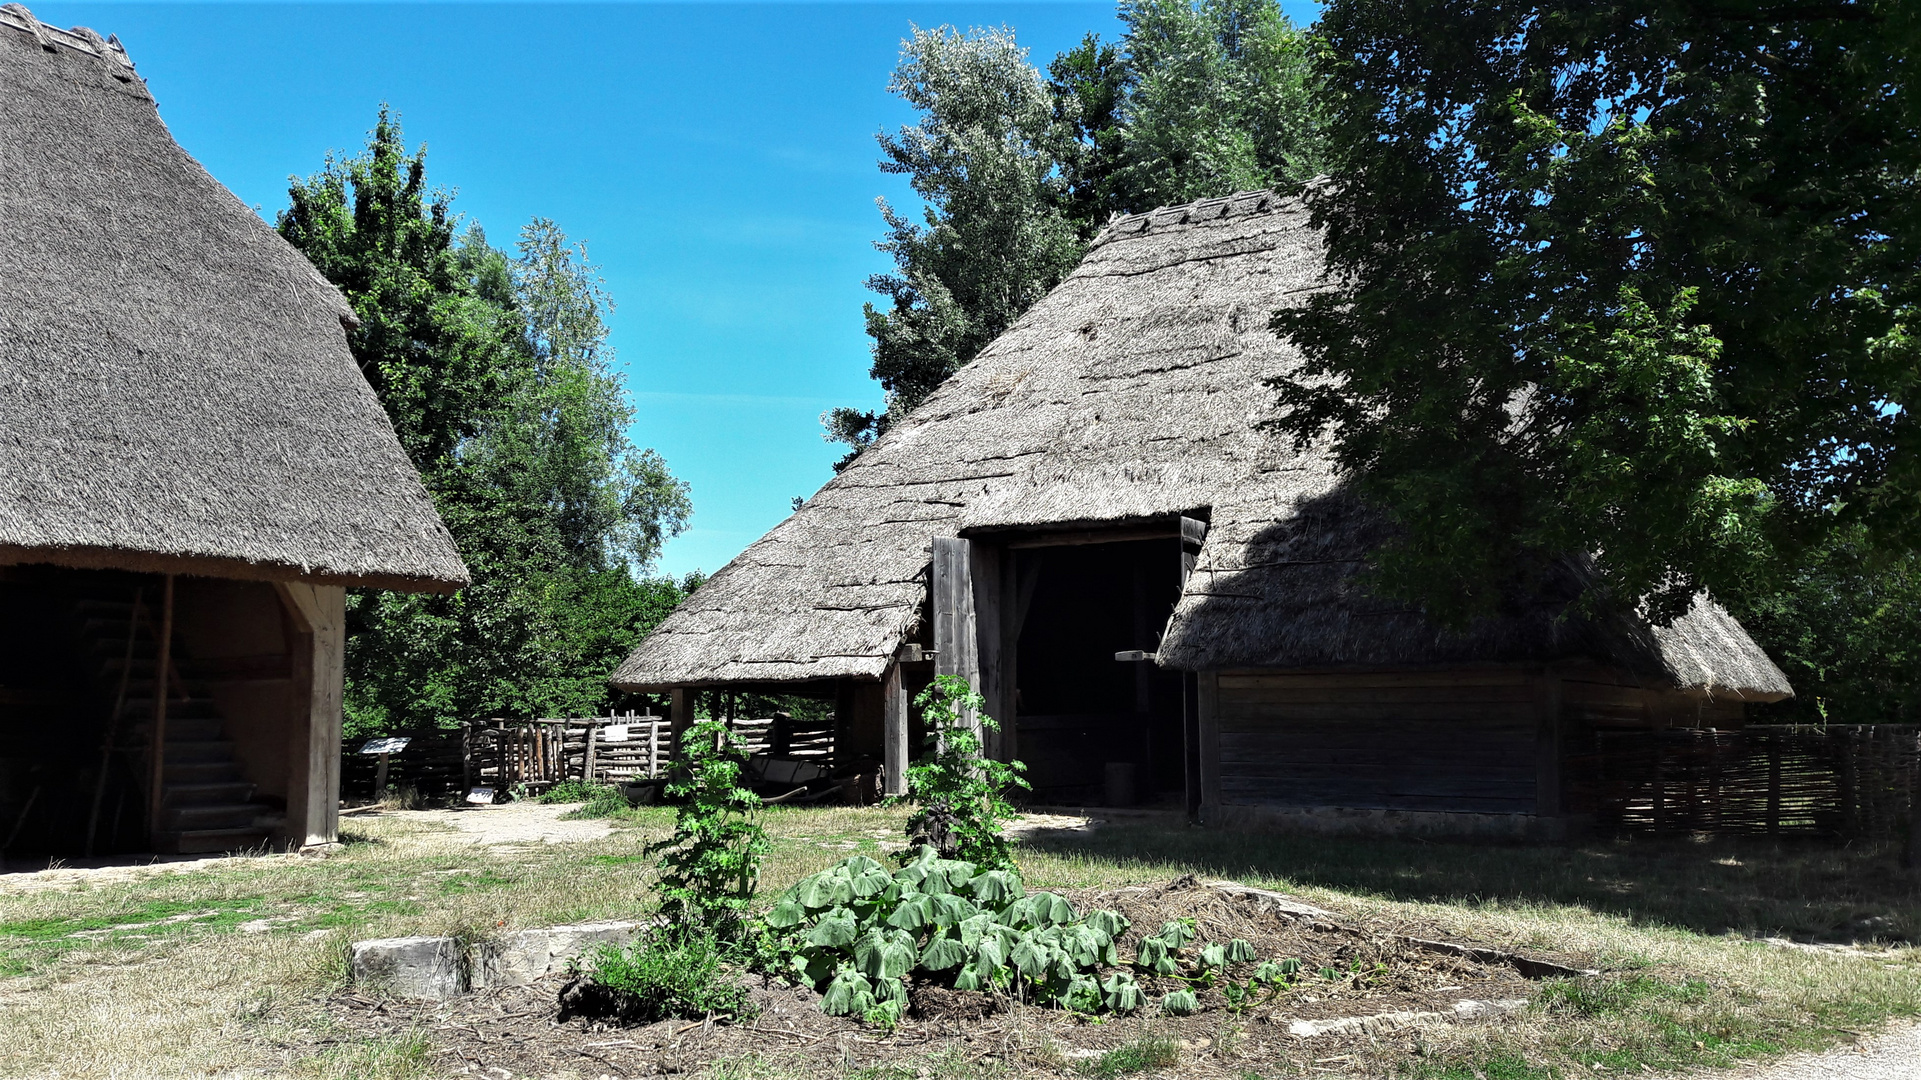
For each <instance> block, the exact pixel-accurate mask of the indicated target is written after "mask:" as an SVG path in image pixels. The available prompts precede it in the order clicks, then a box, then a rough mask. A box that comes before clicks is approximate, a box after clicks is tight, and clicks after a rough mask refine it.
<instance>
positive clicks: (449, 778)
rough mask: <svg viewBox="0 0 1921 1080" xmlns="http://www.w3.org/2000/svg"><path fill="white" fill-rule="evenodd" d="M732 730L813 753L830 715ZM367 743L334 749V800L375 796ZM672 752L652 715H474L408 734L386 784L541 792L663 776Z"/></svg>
mask: <svg viewBox="0 0 1921 1080" xmlns="http://www.w3.org/2000/svg"><path fill="white" fill-rule="evenodd" d="M728 727H729V729H730V730H732V731H733V733H734V738H735V739H736V740H737V741H738V742H739V743H740V744H741V745H742V746H743V747H744V748H745V749H746V750H747V751H748V752H749V753H759V752H761V751H767V752H771V753H773V754H776V755H778V756H780V757H786V758H794V759H798V760H802V761H814V762H817V763H819V764H822V765H827V766H829V767H831V766H832V764H833V757H834V727H833V722H832V721H831V720H827V721H811V722H810V721H804V720H797V719H795V718H792V717H789V716H787V715H785V714H781V715H777V716H772V717H761V718H756V719H745V720H731V721H728ZM363 745H364V742H354V743H351V744H349V745H346V746H343V747H342V748H341V798H342V799H344V800H345V801H346V802H348V803H349V804H355V803H364V802H370V801H372V800H373V799H374V798H375V795H374V781H375V773H376V769H377V766H378V759H377V758H376V757H375V756H372V755H367V754H362V753H359V750H360V749H361V747H362V746H363ZM673 757H674V728H673V724H672V722H671V721H669V720H668V719H667V718H666V717H663V716H654V715H652V714H651V713H644V714H637V713H633V712H628V713H625V714H617V715H612V716H596V717H572V718H564V719H538V720H507V719H492V720H477V721H474V722H471V723H468V724H465V725H462V726H461V727H459V728H452V729H435V730H430V731H424V732H415V733H412V734H411V735H409V742H408V744H407V746H406V748H405V749H403V750H401V751H399V752H398V753H394V754H392V755H390V757H389V764H388V771H387V783H388V784H389V786H393V787H398V786H401V785H410V786H412V787H413V788H414V789H415V790H416V791H418V792H419V793H420V794H421V795H423V796H426V797H428V798H439V797H443V796H447V795H458V794H462V793H464V792H467V791H470V790H472V789H474V788H476V787H486V788H492V789H494V790H495V791H502V792H505V791H512V790H513V789H514V788H516V787H519V788H521V789H522V790H523V791H525V792H528V793H531V794H538V793H539V792H541V791H545V790H546V789H547V788H549V787H552V786H553V785H554V784H557V783H559V782H561V781H563V780H579V779H582V778H589V779H591V780H593V781H595V782H597V783H608V784H612V783H632V782H634V781H637V780H648V779H657V778H659V777H662V776H665V775H666V773H667V770H668V768H669V767H670V766H671V764H672V762H673Z"/></svg>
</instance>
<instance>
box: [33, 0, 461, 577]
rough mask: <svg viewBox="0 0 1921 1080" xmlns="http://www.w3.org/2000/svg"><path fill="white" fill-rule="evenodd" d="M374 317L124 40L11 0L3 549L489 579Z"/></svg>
mask: <svg viewBox="0 0 1921 1080" xmlns="http://www.w3.org/2000/svg"><path fill="white" fill-rule="evenodd" d="M352 318H353V313H352V310H351V309H350V308H349V307H348V306H347V303H346V301H345V299H344V298H342V297H341V295H340V294H339V293H338V292H337V291H335V290H334V288H333V287H332V286H331V285H329V284H328V283H327V282H326V281H325V280H323V279H322V278H321V277H320V275H319V273H318V272H317V271H316V270H314V268H313V266H312V264H310V263H309V262H307V260H306V259H305V258H304V257H303V256H302V255H301V254H300V253H299V252H298V251H295V250H294V249H293V248H292V247H290V246H289V245H288V244H287V243H286V242H285V241H283V240H282V239H280V237H279V236H278V235H276V234H275V233H274V231H273V230H272V229H271V228H269V227H268V226H267V225H266V224H265V223H264V222H262V221H261V220H260V218H259V217H258V216H256V215H255V214H254V212H253V211H252V210H250V209H248V208H247V207H246V206H245V205H243V204H242V203H241V202H240V200H239V199H237V198H235V197H234V195H233V194H232V193H231V192H229V191H228V190H227V189H226V188H224V187H222V186H221V185H220V184H219V182H218V181H216V180H214V178H213V177H211V176H209V175H207V172H206V170H204V169H202V168H201V167H200V165H199V163H197V162H195V161H194V160H193V158H191V157H189V156H187V153H186V151H184V150H182V149H181V148H180V147H179V146H178V145H176V144H175V143H174V141H173V137H172V136H171V135H169V134H168V133H167V129H166V126H165V125H164V124H162V123H161V122H160V116H159V114H158V112H157V110H156V108H155V105H154V101H153V98H152V97H151V96H149V95H148V93H147V88H146V84H145V83H144V82H143V81H142V80H141V79H140V77H139V76H138V75H136V74H134V71H133V66H132V63H131V61H129V60H128V58H127V54H126V52H125V50H124V49H122V48H121V47H120V45H119V42H118V41H112V42H108V41H102V40H101V39H100V37H99V35H97V34H94V33H93V32H92V31H90V30H84V29H77V30H73V31H62V30H56V29H54V28H52V27H48V26H43V25H41V24H40V23H39V22H38V21H36V20H35V19H34V18H33V16H32V15H31V14H29V13H28V12H27V10H26V9H25V8H22V7H20V6H18V5H8V6H7V7H5V8H3V9H0V562H12V563H21V562H50V563H59V564H63V565H68V566H83V567H122V568H126V569H135V570H152V571H178V572H185V573H203V574H214V575H219V576H229V577H253V578H284V579H293V578H299V579H304V580H308V581H317V582H333V583H339V584H365V585H385V586H391V587H396V588H416V589H446V588H451V587H454V586H457V585H459V584H461V583H463V582H465V581H466V579H467V571H466V567H465V566H463V565H462V564H461V561H460V557H459V555H458V554H456V553H455V551H454V546H453V541H452V539H451V538H450V537H449V536H448V534H447V530H446V528H445V527H444V526H443V525H442V524H441V522H440V519H439V517H438V516H437V515H436V514H435V513H434V509H433V505H432V503H431V502H430V501H429V499H428V497H427V492H426V490H425V489H424V488H423V487H422V486H421V483H420V477H419V476H418V475H417V474H416V473H415V472H414V470H413V467H412V466H411V465H410V464H409V463H408V461H407V459H406V456H405V455H404V454H403V453H402V451H401V449H400V444H399V442H398V441H397V440H396V439H395V438H394V433H393V428H392V426H391V425H390V424H389V423H388V422H387V417H386V414H385V412H383V411H382V409H381V407H380V403H379V401H378V400H377V399H376V398H375V397H374V394H373V391H372V390H371V389H370V388H369V387H368V386H367V382H366V380H365V379H364V378H362V377H361V375H360V371H359V369H358V368H356V367H355V366H354V361H353V357H352V356H351V354H349V352H348V351H347V341H346V336H345V332H344V330H343V327H342V323H343V321H345V320H351V319H352Z"/></svg>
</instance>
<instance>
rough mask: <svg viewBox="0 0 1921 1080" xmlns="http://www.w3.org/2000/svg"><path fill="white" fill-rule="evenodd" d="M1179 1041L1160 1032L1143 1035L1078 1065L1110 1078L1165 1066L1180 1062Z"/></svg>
mask: <svg viewBox="0 0 1921 1080" xmlns="http://www.w3.org/2000/svg"><path fill="white" fill-rule="evenodd" d="M1180 1060H1181V1044H1180V1043H1178V1042H1175V1041H1174V1040H1173V1039H1170V1038H1167V1037H1166V1036H1161V1035H1145V1036H1142V1037H1141V1038H1138V1039H1135V1040H1134V1041H1133V1042H1130V1043H1124V1044H1122V1045H1120V1046H1117V1047H1115V1048H1114V1049H1112V1050H1109V1051H1108V1052H1107V1053H1105V1054H1102V1055H1101V1056H1100V1057H1098V1058H1095V1059H1094V1060H1092V1061H1090V1062H1088V1063H1087V1064H1086V1065H1084V1066H1082V1067H1081V1071H1082V1072H1083V1073H1085V1074H1086V1075H1088V1076H1092V1077H1096V1078H1098V1080H1114V1078H1115V1077H1117V1076H1132V1075H1134V1074H1135V1073H1144V1072H1147V1071H1149V1070H1150V1069H1168V1068H1172V1067H1174V1066H1175V1065H1178V1064H1180Z"/></svg>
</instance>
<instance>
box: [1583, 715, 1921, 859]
mask: <svg viewBox="0 0 1921 1080" xmlns="http://www.w3.org/2000/svg"><path fill="white" fill-rule="evenodd" d="M1567 790H1568V792H1569V795H1570V803H1571V805H1570V810H1572V811H1573V812H1575V813H1579V814H1589V815H1592V816H1593V820H1594V824H1595V827H1596V828H1597V830H1599V831H1602V832H1617V833H1667V834H1675V833H1706V834H1716V835H1741V834H1746V835H1762V836H1793V835H1803V836H1807V835H1815V836H1829V837H1844V838H1849V839H1875V840H1880V839H1891V838H1894V837H1899V836H1903V835H1905V834H1906V831H1907V828H1908V822H1909V820H1910V816H1911V814H1912V812H1913V808H1914V803H1915V799H1916V797H1917V795H1918V794H1921V725H1917V724H1874V725H1865V724H1864V725H1840V724H1837V725H1831V726H1828V727H1802V726H1788V725H1762V724H1756V725H1750V726H1748V727H1746V728H1743V729H1740V730H1733V731H1716V730H1704V729H1680V728H1674V729H1668V730H1663V731H1600V732H1596V733H1595V734H1594V737H1593V739H1592V741H1591V743H1590V744H1589V745H1588V746H1587V747H1586V748H1585V750H1584V752H1582V753H1579V754H1577V755H1576V756H1574V757H1572V758H1571V759H1570V760H1569V762H1568V765H1567Z"/></svg>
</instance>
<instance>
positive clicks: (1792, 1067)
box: [1697, 1024, 1921, 1080]
mask: <svg viewBox="0 0 1921 1080" xmlns="http://www.w3.org/2000/svg"><path fill="white" fill-rule="evenodd" d="M1697 1075H1698V1077H1699V1078H1700V1080H1708V1078H1710V1077H1728V1078H1730V1080H1917V1078H1921V1024H1918V1025H1911V1026H1908V1027H1902V1028H1896V1029H1894V1030H1892V1031H1888V1032H1884V1033H1882V1034H1880V1035H1872V1036H1869V1037H1868V1038H1865V1039H1863V1040H1861V1042H1859V1043H1857V1044H1855V1045H1854V1046H1844V1047H1842V1048H1840V1049H1838V1050H1829V1051H1827V1052H1826V1053H1821V1054H1796V1055H1794V1056H1793V1057H1790V1058H1788V1059H1787V1060H1785V1061H1778V1062H1775V1063H1774V1064H1772V1065H1750V1066H1748V1067H1746V1068H1742V1069H1735V1070H1733V1071H1731V1072H1724V1073H1701V1074H1697Z"/></svg>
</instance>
